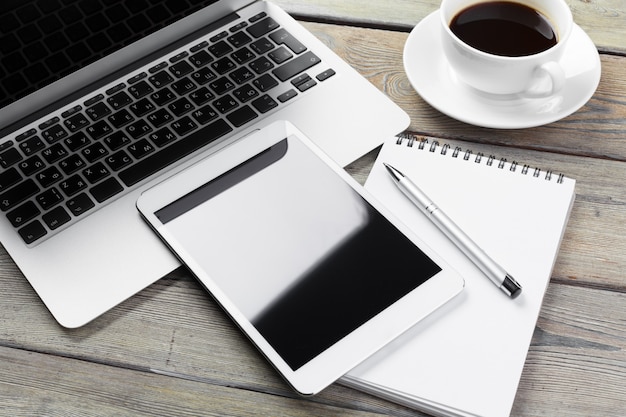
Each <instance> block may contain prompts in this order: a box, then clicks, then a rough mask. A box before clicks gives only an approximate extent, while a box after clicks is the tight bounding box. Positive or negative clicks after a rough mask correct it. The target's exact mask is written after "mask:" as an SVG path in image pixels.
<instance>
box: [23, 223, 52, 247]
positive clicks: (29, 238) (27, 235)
mask: <svg viewBox="0 0 626 417" xmlns="http://www.w3.org/2000/svg"><path fill="white" fill-rule="evenodd" d="M18 233H19V234H20V236H21V237H22V239H23V240H24V242H25V243H26V244H27V245H28V244H30V243H33V242H34V241H36V240H38V239H41V238H42V237H44V236H45V235H46V233H48V232H47V231H46V228H45V227H44V226H43V225H42V224H41V223H40V222H39V221H38V220H35V221H34V222H32V223H30V224H28V225H26V226H24V227H23V228H21V229H20V230H18Z"/></svg>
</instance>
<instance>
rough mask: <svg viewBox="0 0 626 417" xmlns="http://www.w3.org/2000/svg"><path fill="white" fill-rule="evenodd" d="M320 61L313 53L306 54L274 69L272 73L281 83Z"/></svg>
mask: <svg viewBox="0 0 626 417" xmlns="http://www.w3.org/2000/svg"><path fill="white" fill-rule="evenodd" d="M320 62H321V60H320V59H319V58H318V57H317V56H316V55H315V54H314V53H313V52H306V53H305V54H304V55H300V56H299V57H297V58H295V59H292V60H291V61H288V62H287V63H286V64H283V65H282V66H280V67H278V68H276V69H275V70H273V71H272V73H273V74H274V75H275V76H276V77H277V78H278V79H279V80H281V81H287V80H288V79H290V78H292V77H295V76H296V75H298V74H300V73H301V72H303V71H306V70H307V69H309V68H311V67H313V66H315V65H317V64H319V63H320Z"/></svg>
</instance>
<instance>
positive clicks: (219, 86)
mask: <svg viewBox="0 0 626 417" xmlns="http://www.w3.org/2000/svg"><path fill="white" fill-rule="evenodd" d="M209 87H211V89H212V90H213V91H214V92H215V94H217V95H218V96H221V95H223V94H224V93H226V92H227V91H230V90H232V89H233V88H235V83H233V82H232V81H231V80H229V79H228V78H226V77H222V78H220V79H219V80H215V81H213V82H212V83H211V84H209Z"/></svg>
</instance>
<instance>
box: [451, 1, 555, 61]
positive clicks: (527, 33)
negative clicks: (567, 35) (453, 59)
mask: <svg viewBox="0 0 626 417" xmlns="http://www.w3.org/2000/svg"><path fill="white" fill-rule="evenodd" d="M450 29H451V30H452V32H453V33H454V34H455V35H456V36H457V37H459V39H461V40H462V41H463V42H465V43H467V44H468V45H470V46H473V47H474V48H476V49H479V50H481V51H484V52H488V53H490V54H494V55H502V56H525V55H532V54H536V53H539V52H542V51H545V50H546V49H549V48H551V47H552V46H554V45H556V42H557V39H556V34H555V33H554V29H552V25H550V22H548V20H547V19H546V17H544V16H543V15H542V14H541V13H539V12H538V11H537V10H535V9H532V8H530V7H528V6H525V5H523V4H519V3H512V2H509V1H494V2H487V3H480V4H476V5H473V6H470V7H468V8H466V9H464V10H462V11H461V12H459V13H458V14H457V15H456V16H455V17H454V19H452V22H451V23H450Z"/></svg>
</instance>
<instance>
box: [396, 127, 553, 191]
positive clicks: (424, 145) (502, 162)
mask: <svg viewBox="0 0 626 417" xmlns="http://www.w3.org/2000/svg"><path fill="white" fill-rule="evenodd" d="M397 138H398V139H397V140H396V144H398V145H402V144H403V143H405V144H406V146H408V147H410V148H412V147H413V146H416V147H417V149H419V150H425V149H426V150H428V152H437V151H438V152H439V153H440V154H441V155H447V154H448V152H449V151H450V150H452V152H451V153H450V155H451V156H452V158H459V156H461V157H462V158H463V160H465V161H469V160H471V159H472V156H474V158H473V159H474V162H475V163H477V164H480V163H481V162H482V161H483V159H485V155H484V154H483V153H482V152H478V153H476V154H475V155H474V152H473V151H472V150H471V149H466V150H465V151H464V150H463V149H462V148H461V147H458V146H457V147H455V148H454V149H452V146H450V145H449V144H447V143H444V144H443V145H441V144H440V143H439V141H437V140H432V141H431V140H429V139H428V138H424V137H419V138H418V137H416V136H414V135H412V134H411V133H406V132H405V133H401V134H399V135H398V136H397ZM507 163H508V169H509V171H511V172H517V171H518V168H519V167H520V166H519V163H518V162H517V161H511V162H510V163H509V162H508V161H507V159H506V158H497V157H496V156H494V155H489V156H488V157H487V158H486V162H485V165H487V166H494V164H496V165H495V166H496V167H497V168H498V169H504V168H505V167H507ZM519 172H520V173H521V174H522V175H528V174H529V172H532V176H533V177H535V178H540V177H541V175H542V169H540V168H537V167H534V168H532V167H531V166H530V165H527V164H524V165H522V166H521V169H520V170H519ZM554 175H555V174H554V172H553V171H549V170H546V171H545V177H544V179H545V180H546V181H552V177H553V176H554ZM564 178H565V175H564V174H558V176H557V179H556V182H557V183H558V184H562V183H563V179H564Z"/></svg>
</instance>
